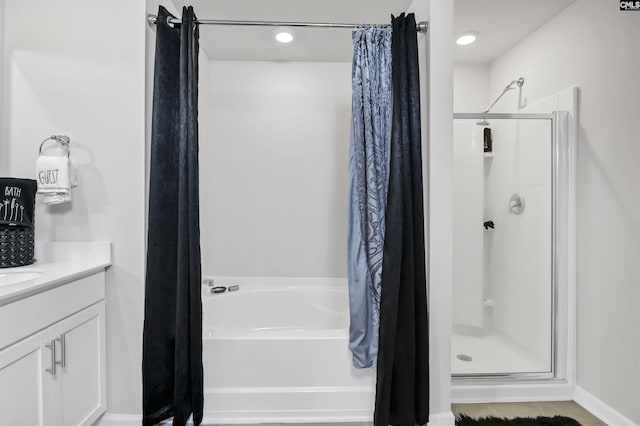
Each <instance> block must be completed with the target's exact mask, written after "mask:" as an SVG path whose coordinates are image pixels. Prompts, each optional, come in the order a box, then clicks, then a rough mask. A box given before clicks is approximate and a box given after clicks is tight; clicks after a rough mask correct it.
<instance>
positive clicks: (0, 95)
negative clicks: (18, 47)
mask: <svg viewBox="0 0 640 426" xmlns="http://www.w3.org/2000/svg"><path fill="white" fill-rule="evenodd" d="M4 19H5V18H4V0H0V23H2V27H3V28H4ZM4 64H5V60H4V29H0V176H6V170H7V169H6V154H5V145H6V142H5V139H6V138H5V125H4V80H5V74H6V73H5V69H4Z"/></svg>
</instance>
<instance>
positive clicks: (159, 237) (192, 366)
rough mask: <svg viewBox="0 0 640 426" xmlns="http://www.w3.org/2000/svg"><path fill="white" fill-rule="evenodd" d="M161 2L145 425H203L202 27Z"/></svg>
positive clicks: (147, 285)
mask: <svg viewBox="0 0 640 426" xmlns="http://www.w3.org/2000/svg"><path fill="white" fill-rule="evenodd" d="M169 17H171V18H173V16H172V15H170V14H169V13H168V12H167V10H166V9H165V8H163V7H162V6H161V7H160V9H159V11H158V20H157V25H156V26H157V28H156V52H155V75H154V87H153V113H152V129H151V171H150V186H149V221H148V246H147V269H146V280H145V316H144V331H143V351H142V393H143V421H142V424H143V425H145V426H147V425H149V426H150V425H155V424H157V423H158V422H160V421H162V420H165V419H168V418H171V417H173V425H174V426H177V425H180V426H182V425H184V424H185V423H186V422H187V419H188V418H189V416H190V415H191V414H193V422H194V424H195V425H199V424H200V423H201V422H202V407H203V379H202V299H201V295H200V288H201V287H200V286H201V284H200V281H201V269H200V218H199V213H198V208H199V199H198V197H199V196H198V123H197V120H198V117H197V115H198V109H197V105H198V49H199V46H198V27H197V24H196V17H195V15H194V12H193V8H191V7H189V8H183V10H182V24H181V25H170V24H169V23H167V18H169Z"/></svg>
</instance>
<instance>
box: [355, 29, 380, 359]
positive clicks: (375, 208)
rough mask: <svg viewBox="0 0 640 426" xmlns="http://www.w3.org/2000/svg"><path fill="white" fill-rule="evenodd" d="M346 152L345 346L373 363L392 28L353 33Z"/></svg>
mask: <svg viewBox="0 0 640 426" xmlns="http://www.w3.org/2000/svg"><path fill="white" fill-rule="evenodd" d="M352 80H353V82H352V84H353V88H352V93H353V94H352V99H353V100H352V120H351V138H350V139H351V140H350V149H349V151H350V153H349V154H350V155H349V179H350V194H349V200H350V205H349V228H348V252H347V259H348V260H347V263H348V273H349V307H350V310H349V311H350V315H351V322H350V324H349V348H350V349H351V352H352V354H353V365H354V366H355V367H356V368H369V367H374V366H375V365H376V361H377V357H378V327H379V325H380V292H381V288H380V286H381V281H382V254H383V248H384V232H385V223H384V221H385V208H386V204H387V190H388V185H389V146H390V143H391V28H375V27H370V28H364V29H361V30H358V31H355V32H354V33H353V69H352Z"/></svg>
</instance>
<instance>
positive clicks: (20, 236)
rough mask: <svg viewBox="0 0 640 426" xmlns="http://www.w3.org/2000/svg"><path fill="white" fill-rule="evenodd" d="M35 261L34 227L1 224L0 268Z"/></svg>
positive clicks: (29, 263)
mask: <svg viewBox="0 0 640 426" xmlns="http://www.w3.org/2000/svg"><path fill="white" fill-rule="evenodd" d="M32 263H33V229H32V228H29V227H27V226H8V225H0V268H11V267H14V266H24V265H31V264H32Z"/></svg>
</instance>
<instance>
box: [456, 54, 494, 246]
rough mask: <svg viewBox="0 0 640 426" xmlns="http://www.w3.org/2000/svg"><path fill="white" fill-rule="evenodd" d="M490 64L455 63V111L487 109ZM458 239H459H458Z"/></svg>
mask: <svg viewBox="0 0 640 426" xmlns="http://www.w3.org/2000/svg"><path fill="white" fill-rule="evenodd" d="M489 97H490V94H489V65H488V64H455V65H454V67H453V111H454V112H482V111H486V110H487V108H488V107H489V105H490V104H491V101H490V100H489ZM456 241H457V240H456Z"/></svg>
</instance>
